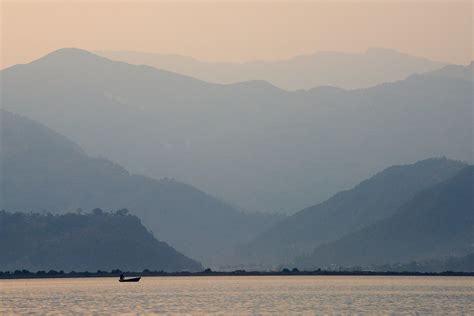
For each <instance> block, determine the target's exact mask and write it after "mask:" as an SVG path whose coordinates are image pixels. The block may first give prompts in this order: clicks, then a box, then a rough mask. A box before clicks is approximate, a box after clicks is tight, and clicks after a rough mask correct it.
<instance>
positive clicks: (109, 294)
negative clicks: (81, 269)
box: [0, 276, 474, 315]
mask: <svg viewBox="0 0 474 316" xmlns="http://www.w3.org/2000/svg"><path fill="white" fill-rule="evenodd" d="M9 313H20V314H25V313H40V314H46V313H51V314H54V313H56V314H72V313H76V314H77V313H79V314H90V313H94V314H103V313H105V314H120V313H133V314H136V313H170V314H174V313H176V314H180V313H191V314H203V313H206V314H207V313H220V314H222V313H225V314H229V313H233V314H283V313H284V314H289V313H300V314H314V313H317V314H349V313H352V314H354V313H358V314H413V313H418V314H438V315H447V314H456V315H460V314H465V315H474V278H472V277H421V276H416V277H413V276H391V277H386V276H383V277H382V276H259V277H252V276H250V277H249V276H235V277H146V278H143V279H142V280H141V281H140V282H139V283H119V282H118V281H117V279H115V278H81V279H79V278H78V279H23V280H0V314H2V315H3V314H9Z"/></svg>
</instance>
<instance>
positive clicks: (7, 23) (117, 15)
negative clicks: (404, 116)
mask: <svg viewBox="0 0 474 316" xmlns="http://www.w3.org/2000/svg"><path fill="white" fill-rule="evenodd" d="M0 1H2V6H1V9H0V10H1V11H0V18H1V27H2V29H1V41H0V44H1V53H2V56H1V57H2V58H1V64H0V67H1V68H3V67H6V66H9V65H12V64H16V63H26V62H30V61H31V60H34V59H36V58H38V57H40V56H42V55H44V54H47V53H48V52H50V51H52V50H55V49H58V48H61V47H78V48H83V49H87V50H134V51H143V52H158V53H170V54H181V55H187V56H192V57H195V58H198V59H201V60H209V61H248V60H255V59H266V60H270V59H271V60H274V59H282V58H287V57H291V56H294V55H298V54H305V53H312V52H316V51H326V50H332V51H343V52H360V51H364V50H366V49H367V48H368V47H374V46H377V47H386V48H394V49H397V50H399V51H402V52H406V53H410V54H413V55H417V56H423V57H428V58H431V59H435V60H440V61H448V62H453V63H462V64H466V63H468V62H470V61H471V60H472V59H474V56H473V50H472V44H473V42H474V38H473V30H472V28H473V4H472V1H463V2H456V1H428V2H427V1H393V0H389V1H383V0H380V1H355V0H352V1H346V2H338V1H331V0H329V1H313V2H302V1H288V2H273V1H268V0H267V1H263V2H257V3H256V2H244V1H239V2H232V1H220V2H217V1H216V2H212V1H206V2H202V1H197V0H194V1H190V2H182V1H180V2H168V1H128V2H127V1H125V2H117V1H95V2H92V1H74V0H69V1H62V2H60V1H38V0H37V1H31V2H30V1H25V0H16V1H9V0H0Z"/></svg>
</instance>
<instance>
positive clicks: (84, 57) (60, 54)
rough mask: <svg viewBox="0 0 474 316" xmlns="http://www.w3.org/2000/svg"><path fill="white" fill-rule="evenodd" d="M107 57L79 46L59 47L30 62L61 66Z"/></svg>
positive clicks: (101, 59) (100, 59) (97, 60)
mask: <svg viewBox="0 0 474 316" xmlns="http://www.w3.org/2000/svg"><path fill="white" fill-rule="evenodd" d="M106 60H108V59H107V58H104V57H101V56H99V55H96V54H94V53H91V52H89V51H87V50H84V49H80V48H73V47H68V48H60V49H57V50H55V51H53V52H51V53H49V54H47V55H45V56H43V57H41V58H40V59H37V60H35V61H33V62H32V64H48V66H50V65H61V66H71V65H77V64H78V63H80V64H83V63H92V62H99V61H106Z"/></svg>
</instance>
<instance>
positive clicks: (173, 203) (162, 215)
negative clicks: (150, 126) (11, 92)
mask: <svg viewBox="0 0 474 316" xmlns="http://www.w3.org/2000/svg"><path fill="white" fill-rule="evenodd" d="M0 123H1V124H0V126H1V128H0V131H1V140H2V142H1V146H0V157H1V158H2V159H1V164H0V166H1V168H0V171H1V173H0V174H1V177H0V180H1V181H0V189H1V190H0V209H5V210H8V211H12V212H13V211H22V212H30V211H40V210H47V211H51V212H53V213H64V212H71V211H76V209H83V210H92V209H95V208H101V209H104V210H115V209H121V208H127V209H129V210H130V212H131V213H133V214H135V215H138V216H139V217H140V219H141V220H142V222H143V223H144V225H145V226H146V227H147V228H148V229H151V230H152V231H153V232H154V235H155V236H157V237H158V238H159V239H160V240H164V241H166V242H168V243H169V244H171V245H172V246H173V247H175V248H176V249H178V250H179V251H182V252H184V253H185V254H186V255H188V256H191V257H193V258H198V259H200V260H201V259H202V262H203V263H205V264H206V265H211V266H215V265H216V264H219V262H218V261H216V260H218V259H222V257H223V256H224V253H225V252H227V250H228V249H231V248H232V247H233V246H235V245H237V244H240V243H242V242H245V241H248V240H249V238H252V237H253V236H255V235H256V234H257V233H258V232H260V231H262V230H263V229H265V228H268V227H269V226H271V225H272V224H273V223H274V222H275V221H276V220H278V219H279V217H277V216H272V215H268V214H267V215H265V214H246V213H243V212H241V211H238V210H236V209H234V208H232V207H231V206H229V205H227V204H225V203H224V202H221V201H219V200H217V199H215V198H213V197H212V196H210V195H208V194H206V193H204V192H202V191H200V190H198V189H196V188H194V187H192V186H190V185H187V184H183V183H180V182H177V181H174V180H172V179H161V180H155V179H152V178H149V177H145V176H140V175H133V174H130V173H129V172H128V171H127V170H125V169H124V168H122V167H121V166H120V165H117V164H116V163H113V162H111V161H109V160H106V159H103V158H93V157H90V156H88V155H87V154H86V153H85V152H84V150H82V149H81V148H80V147H79V146H78V145H76V144H75V143H73V142H71V141H70V140H68V139H67V138H66V137H64V136H62V135H60V134H58V133H56V132H55V131H53V130H51V129H49V128H47V127H45V126H43V125H41V124H39V123H37V122H35V121H33V120H30V119H28V118H26V117H23V116H20V115H17V114H13V113H10V112H8V111H5V110H0Z"/></svg>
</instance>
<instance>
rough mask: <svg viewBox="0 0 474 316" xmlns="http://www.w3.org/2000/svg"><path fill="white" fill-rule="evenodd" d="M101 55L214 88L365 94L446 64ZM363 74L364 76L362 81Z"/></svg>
mask: <svg viewBox="0 0 474 316" xmlns="http://www.w3.org/2000/svg"><path fill="white" fill-rule="evenodd" d="M98 54H99V55H101V56H104V57H107V58H110V59H113V60H120V61H124V62H127V63H131V64H137V65H140V64H144V65H150V66H153V67H156V68H159V69H165V70H169V71H172V72H176V73H180V74H184V75H187V76H191V77H195V78H199V79H201V80H204V81H209V82H215V83H235V82H239V81H249V80H265V81H268V82H271V83H272V84H274V85H276V86H278V87H280V88H282V89H286V90H297V89H310V88H314V87H318V86H335V87H340V88H346V89H355V88H366V87H369V86H374V85H377V84H380V83H384V82H390V81H396V80H402V79H405V78H406V77H408V76H409V75H412V74H415V73H423V72H427V71H431V70H434V69H437V68H441V67H442V66H444V65H445V64H443V63H440V62H434V61H431V60H428V59H424V58H419V57H414V56H410V55H407V54H402V53H399V52H397V51H395V50H391V49H382V48H370V49H368V50H367V51H365V52H362V53H356V54H347V53H337V52H320V53H315V54H309V55H301V56H296V57H293V58H290V59H286V60H278V61H255V62H246V63H212V62H201V61H198V60H196V59H193V58H190V57H185V56H176V55H162V54H153V53H140V52H127V51H107V52H98ZM362 74H363V75H362Z"/></svg>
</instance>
